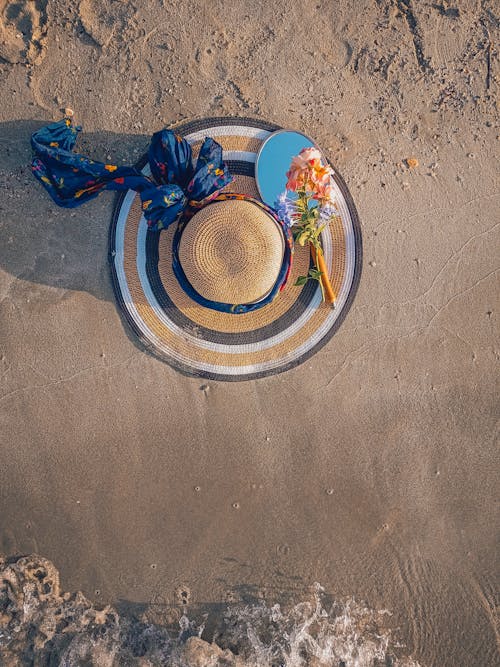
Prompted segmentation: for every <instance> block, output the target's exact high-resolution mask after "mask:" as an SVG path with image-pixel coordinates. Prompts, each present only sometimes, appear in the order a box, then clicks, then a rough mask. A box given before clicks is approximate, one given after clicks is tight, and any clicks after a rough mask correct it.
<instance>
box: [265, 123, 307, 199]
mask: <svg viewBox="0 0 500 667" xmlns="http://www.w3.org/2000/svg"><path fill="white" fill-rule="evenodd" d="M312 147H316V148H317V146H316V144H315V143H314V141H313V140H312V139H309V137H307V136H306V135H305V134H302V132H295V131H293V130H278V131H277V132H273V133H272V134H271V135H270V136H269V137H268V138H267V139H266V140H265V141H264V143H263V144H262V146H261V148H260V150H259V152H258V154H257V159H256V163H255V179H256V181H257V187H258V189H259V193H260V196H261V199H262V200H263V201H264V203H266V204H267V205H268V206H271V207H272V208H274V207H275V206H276V200H277V199H278V196H279V195H280V194H281V193H282V192H285V190H286V182H287V177H286V172H287V171H288V170H289V169H290V164H291V162H292V159H293V158H294V157H295V156H296V155H298V154H299V153H300V151H301V150H302V149H303V148H312ZM290 195H292V196H295V195H294V193H290Z"/></svg>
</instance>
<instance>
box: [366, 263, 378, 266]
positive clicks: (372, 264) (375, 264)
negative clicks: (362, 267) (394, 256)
mask: <svg viewBox="0 0 500 667" xmlns="http://www.w3.org/2000/svg"><path fill="white" fill-rule="evenodd" d="M368 264H369V265H370V266H377V263H376V262H368Z"/></svg>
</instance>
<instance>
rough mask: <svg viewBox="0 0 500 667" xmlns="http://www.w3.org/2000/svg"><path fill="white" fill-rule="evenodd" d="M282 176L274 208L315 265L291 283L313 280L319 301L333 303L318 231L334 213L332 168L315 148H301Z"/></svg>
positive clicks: (332, 294)
mask: <svg viewBox="0 0 500 667" xmlns="http://www.w3.org/2000/svg"><path fill="white" fill-rule="evenodd" d="M286 176H287V179H288V181H287V184H286V190H285V192H283V193H282V194H281V195H280V196H279V197H278V201H277V202H276V205H275V208H276V210H277V213H278V215H279V216H280V218H281V219H282V220H283V221H284V222H285V223H286V224H288V225H289V226H290V227H293V230H292V232H293V238H294V240H295V241H296V242H298V243H299V244H300V245H301V246H303V245H305V244H306V243H309V246H310V248H311V255H312V258H313V262H314V267H315V268H313V269H310V270H309V273H308V275H307V276H299V277H298V279H297V282H296V283H295V285H304V284H305V283H306V282H307V281H308V280H317V281H318V282H319V284H320V286H321V293H322V295H323V301H326V302H327V303H331V304H334V303H335V299H336V295H335V292H334V291H333V288H332V285H331V283H330V279H329V277H328V271H327V268H326V264H325V259H324V256H323V248H322V247H321V232H322V231H323V229H324V228H325V227H326V225H327V224H328V223H329V222H330V220H331V218H332V217H333V216H334V215H337V214H338V211H337V209H336V208H335V205H334V200H333V189H332V176H333V169H332V168H331V167H330V166H329V165H325V164H324V161H323V156H322V155H321V153H320V151H319V150H318V149H317V148H304V149H302V150H301V151H300V153H299V154H298V155H296V156H295V157H294V158H293V160H292V163H291V165H290V169H289V171H287V174H286ZM289 193H294V194H289Z"/></svg>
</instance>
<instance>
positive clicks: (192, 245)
mask: <svg viewBox="0 0 500 667" xmlns="http://www.w3.org/2000/svg"><path fill="white" fill-rule="evenodd" d="M174 129H175V132H176V133H177V134H179V135H182V136H183V137H184V138H185V139H186V140H187V141H188V142H189V143H190V145H191V147H192V150H193V156H196V155H197V154H198V152H199V149H200V147H201V145H202V143H203V140H204V139H205V137H211V138H213V139H215V141H217V142H218V143H219V144H220V145H221V146H222V149H223V157H224V161H225V162H226V165H227V167H228V169H229V171H230V173H231V174H232V175H233V177H234V178H233V182H232V183H230V184H229V185H228V186H226V188H225V189H224V190H223V192H222V193H221V194H220V195H219V196H218V197H217V198H216V199H215V200H213V201H212V202H210V203H208V204H206V205H205V206H203V208H200V210H198V211H196V212H195V213H194V215H192V216H191V217H187V219H185V220H184V221H182V222H181V224H179V225H171V226H170V227H168V228H167V229H165V230H163V231H162V232H161V233H160V232H157V231H156V232H155V231H152V230H151V229H148V225H147V223H146V220H145V218H144V216H143V210H142V208H141V201H140V198H139V195H138V193H137V192H135V191H133V190H129V191H127V192H125V193H122V194H120V195H119V196H118V199H117V204H116V208H115V214H114V217H113V221H112V224H111V228H110V263H111V270H112V277H113V284H114V289H115V293H116V297H117V300H118V303H119V305H120V307H121V310H122V311H123V314H124V315H125V318H126V319H127V321H128V323H129V324H130V325H131V327H132V328H133V330H134V331H135V333H136V334H137V335H138V336H139V337H140V339H141V340H142V342H143V343H144V345H146V346H147V347H148V349H149V350H150V351H152V352H153V353H154V354H155V355H157V356H158V357H160V358H161V359H163V360H165V361H167V362H168V363H169V364H171V365H172V366H174V367H175V368H177V369H179V370H181V371H183V372H185V373H188V374H190V375H195V376H198V377H203V378H209V379H217V380H245V379H251V378H257V377H263V376H266V375H271V374H274V373H278V372H281V371H284V370H287V369H289V368H291V367H293V366H296V365H297V364H299V363H301V362H302V361H304V360H305V359H306V358H308V357H309V356H310V355H311V354H313V353H314V352H316V351H317V350H318V349H319V348H320V347H321V346H322V345H324V344H325V343H326V342H327V341H328V339H329V338H330V337H331V336H332V335H333V333H334V332H335V331H336V329H337V328H338V326H339V325H340V323H341V321H342V320H343V318H344V317H345V314H346V312H347V310H348V308H349V306H350V304H351V302H352V299H353V297H354V293H355V290H356V287H357V283H358V280H359V275H360V270H361V236H360V230H359V224H358V219H357V215H356V211H355V208H354V204H353V202H352V198H351V196H350V195H349V192H348V190H347V188H346V186H345V183H344V181H343V180H342V178H341V177H340V176H339V175H338V173H337V172H335V175H334V192H335V195H336V206H337V209H338V212H339V214H338V215H336V216H335V217H334V218H332V220H331V222H330V224H329V225H328V226H327V228H325V230H324V231H323V232H322V246H323V249H324V254H325V261H326V265H327V267H328V270H329V277H330V281H331V283H332V286H333V287H334V289H335V292H336V294H337V300H336V304H335V308H333V309H332V307H331V306H329V305H328V304H325V303H323V302H322V298H321V290H320V287H319V285H318V283H317V281H308V282H307V283H306V284H305V285H303V286H299V287H297V286H295V282H296V280H297V277H298V276H300V275H306V274H307V272H308V270H309V268H310V265H311V264H310V263H311V258H310V252H309V249H308V247H302V246H300V245H298V244H295V248H294V249H293V248H292V246H293V241H292V239H291V235H290V232H289V230H288V229H287V227H286V226H285V225H283V224H282V223H281V222H280V220H279V219H278V218H277V216H276V214H275V213H274V211H273V210H272V209H270V208H269V207H267V206H266V205H265V204H264V203H263V202H262V201H261V199H260V197H259V191H258V189H257V185H256V180H255V160H256V155H257V153H258V151H259V148H260V146H261V145H262V143H263V142H264V141H265V139H266V138H267V137H268V136H269V135H270V133H271V132H273V131H275V130H278V129H280V128H278V127H277V126H275V125H271V124H269V123H266V122H263V121H260V120H255V119H248V118H209V119H204V120H197V121H192V122H188V123H184V124H182V125H178V126H176V127H175V128H174ZM146 165H147V159H146V157H144V158H143V160H142V161H141V162H140V164H139V165H138V166H139V167H140V168H142V169H143V172H144V173H145V174H147V175H148V174H149V166H146ZM234 193H238V194H237V195H236V194H234ZM292 249H293V250H294V252H293V261H292V262H290V260H291V253H292ZM289 272H290V275H288V273H289ZM224 304H225V305H227V304H237V305H236V306H233V308H232V309H229V310H228V309H227V308H223V307H222V306H224ZM238 305H242V306H243V307H239V306H238Z"/></svg>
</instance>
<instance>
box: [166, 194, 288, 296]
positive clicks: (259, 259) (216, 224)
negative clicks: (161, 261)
mask: <svg viewBox="0 0 500 667" xmlns="http://www.w3.org/2000/svg"><path fill="white" fill-rule="evenodd" d="M283 252H284V238H283V232H282V231H281V229H280V227H279V226H278V224H277V223H276V221H275V220H274V219H273V218H272V216H270V215H269V214H268V213H266V212H265V211H264V210H263V209H262V208H260V207H259V206H257V205H256V204H254V203H252V202H249V201H240V200H229V201H220V202H215V203H212V204H209V205H207V206H205V207H204V208H203V209H201V210H200V211H198V213H196V214H195V215H194V216H193V217H192V218H191V220H190V221H189V222H188V224H187V225H186V227H185V229H184V230H183V232H182V237H181V240H180V245H179V260H180V263H181V265H182V268H183V270H184V273H185V274H186V277H187V279H188V280H189V282H190V283H191V285H192V286H193V287H194V289H195V290H196V291H197V292H198V293H199V294H200V295H201V296H203V297H204V298H205V299H209V300H211V301H219V302H222V303H235V304H238V303H241V304H245V303H254V302H256V301H260V300H261V299H263V298H264V297H265V296H266V295H267V294H268V293H269V292H270V290H271V289H272V287H273V285H274V284H275V283H276V280H277V279H278V274H279V271H280V268H281V265H282V262H283Z"/></svg>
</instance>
